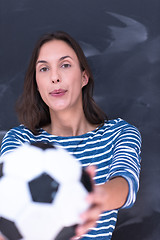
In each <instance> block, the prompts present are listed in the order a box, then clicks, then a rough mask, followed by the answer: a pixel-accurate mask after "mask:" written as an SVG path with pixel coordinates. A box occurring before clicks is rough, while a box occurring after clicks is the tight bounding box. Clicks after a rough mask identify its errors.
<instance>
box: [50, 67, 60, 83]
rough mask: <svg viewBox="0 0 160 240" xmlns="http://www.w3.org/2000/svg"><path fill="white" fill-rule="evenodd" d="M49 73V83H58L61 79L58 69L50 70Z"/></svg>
mask: <svg viewBox="0 0 160 240" xmlns="http://www.w3.org/2000/svg"><path fill="white" fill-rule="evenodd" d="M50 73H51V82H52V83H59V82H60V79H61V78H60V75H59V71H58V69H52V70H51V72H50Z"/></svg>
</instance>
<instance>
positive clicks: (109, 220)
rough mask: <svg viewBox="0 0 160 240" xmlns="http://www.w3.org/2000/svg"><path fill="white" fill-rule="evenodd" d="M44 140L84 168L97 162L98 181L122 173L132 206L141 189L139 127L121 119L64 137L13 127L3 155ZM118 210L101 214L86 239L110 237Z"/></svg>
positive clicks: (8, 134) (96, 182)
mask: <svg viewBox="0 0 160 240" xmlns="http://www.w3.org/2000/svg"><path fill="white" fill-rule="evenodd" d="M36 141H43V142H47V143H52V144H53V143H56V144H60V145H61V146H62V147H63V148H64V149H66V150H68V151H69V152H70V153H71V154H73V155H74V156H75V157H76V158H77V159H78V160H79V161H80V162H81V164H82V166H83V167H87V166H89V165H96V176H95V178H94V180H95V184H97V185H98V184H103V183H105V182H106V181H108V180H109V179H111V178H113V177H116V176H121V177H124V178H125V179H126V180H127V182H128V185H129V194H128V197H127V200H126V202H125V204H124V206H123V207H122V208H128V207H131V206H132V205H133V204H134V202H135V200H136V194H137V191H138V188H139V174H140V147H141V135H140V133H139V131H138V130H137V128H136V127H134V126H132V125H130V124H128V123H127V122H126V121H124V120H122V119H120V118H118V119H115V120H109V121H106V122H105V124H104V125H103V126H102V127H99V128H96V129H95V130H94V131H91V132H88V133H86V134H83V135H80V136H70V137H61V136H55V135H51V134H49V133H47V132H46V131H44V130H43V129H40V130H39V135H33V133H32V132H31V131H30V130H29V129H28V128H26V127H25V126H24V125H20V126H18V127H15V128H12V129H11V130H9V131H8V133H7V134H6V135H5V137H4V139H3V141H2V145H1V155H4V154H6V153H7V152H10V151H12V150H13V149H14V148H16V147H18V146H19V145H21V144H23V143H25V142H36ZM117 213H118V210H116V209H115V210H112V211H106V212H103V213H102V214H101V215H100V218H99V220H98V221H97V224H96V227H94V228H91V229H90V230H89V232H88V233H87V234H85V235H84V237H83V238H82V239H83V240H89V239H95V240H103V239H104V240H109V239H111V237H112V233H113V230H114V228H115V225H116V221H117Z"/></svg>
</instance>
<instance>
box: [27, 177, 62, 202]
mask: <svg viewBox="0 0 160 240" xmlns="http://www.w3.org/2000/svg"><path fill="white" fill-rule="evenodd" d="M28 184H29V188H30V192H31V196H32V200H33V201H34V202H41V203H52V202H53V201H54V198H55V196H56V193H57V191H58V187H59V183H58V182H57V181H56V180H55V179H53V178H52V177H51V176H49V175H48V174H47V173H42V174H41V175H40V176H38V177H36V178H34V179H33V180H31V181H30V182H29V183H28Z"/></svg>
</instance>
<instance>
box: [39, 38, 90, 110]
mask: <svg viewBox="0 0 160 240" xmlns="http://www.w3.org/2000/svg"><path fill="white" fill-rule="evenodd" d="M36 82H37V87H38V91H39V93H40V95H41V97H42V99H43V101H44V102H45V103H46V104H47V105H48V107H49V109H50V111H54V112H56V111H63V110H69V109H72V110H74V109H77V107H81V106H82V88H83V86H85V85H86V84H87V83H88V76H87V74H86V72H85V71H84V72H82V71H81V68H80V64H79V60H78V58H77V55H76V54H75V52H74V50H73V49H72V48H71V47H70V46H69V45H68V44H67V43H66V42H64V41H62V40H52V41H50V42H47V43H45V44H44V45H43V46H42V47H41V49H40V53H39V56H38V59H37V63H36Z"/></svg>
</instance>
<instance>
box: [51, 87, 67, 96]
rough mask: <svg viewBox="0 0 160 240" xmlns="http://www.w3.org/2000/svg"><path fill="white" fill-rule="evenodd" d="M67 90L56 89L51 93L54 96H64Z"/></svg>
mask: <svg viewBox="0 0 160 240" xmlns="http://www.w3.org/2000/svg"><path fill="white" fill-rule="evenodd" d="M66 92H67V90H65V89H55V90H53V91H52V92H50V95H51V96H53V97H61V96H64V95H65V93H66Z"/></svg>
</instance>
